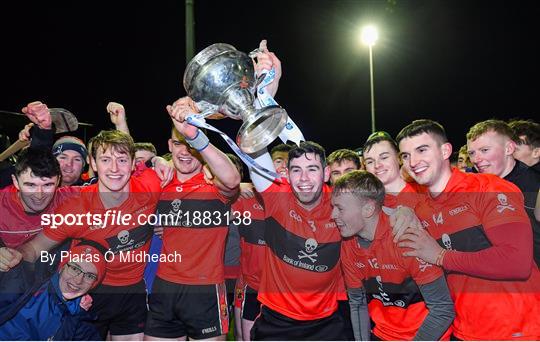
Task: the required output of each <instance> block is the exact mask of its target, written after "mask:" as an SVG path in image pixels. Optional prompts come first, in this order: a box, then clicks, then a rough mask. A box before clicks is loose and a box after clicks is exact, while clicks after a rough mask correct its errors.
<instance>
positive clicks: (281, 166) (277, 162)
mask: <svg viewBox="0 0 540 342" xmlns="http://www.w3.org/2000/svg"><path fill="white" fill-rule="evenodd" d="M272 162H273V163H274V168H275V169H276V172H277V173H279V174H280V175H281V176H282V177H287V176H288V170H287V163H288V162H289V153H288V152H284V151H276V152H274V153H272Z"/></svg>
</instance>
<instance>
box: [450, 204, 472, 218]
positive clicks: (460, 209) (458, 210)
mask: <svg viewBox="0 0 540 342" xmlns="http://www.w3.org/2000/svg"><path fill="white" fill-rule="evenodd" d="M467 210H469V206H468V205H462V206H459V207H457V208H454V209H450V210H448V214H449V215H450V216H455V215H457V214H461V213H462V212H464V211H467Z"/></svg>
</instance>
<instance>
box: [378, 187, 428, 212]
mask: <svg viewBox="0 0 540 342" xmlns="http://www.w3.org/2000/svg"><path fill="white" fill-rule="evenodd" d="M419 188H420V186H419V185H417V184H416V183H407V182H405V187H404V188H403V189H401V191H400V192H399V193H398V194H393V193H392V194H391V193H386V195H385V196H384V206H385V207H388V208H396V207H397V206H398V205H403V206H405V207H409V208H412V209H414V208H415V207H416V205H417V204H418V202H420V201H421V196H424V195H423V194H422V193H421V192H419V191H418V189H419Z"/></svg>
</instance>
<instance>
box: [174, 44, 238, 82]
mask: <svg viewBox="0 0 540 342" xmlns="http://www.w3.org/2000/svg"><path fill="white" fill-rule="evenodd" d="M230 51H236V48H235V47H234V46H232V45H230V44H225V43H216V44H212V45H210V46H208V47H206V48H205V49H203V50H202V51H201V52H199V53H198V54H196V55H195V57H193V58H192V59H191V61H189V63H188V65H187V66H186V71H185V72H184V80H183V83H184V89H186V91H188V92H189V90H188V89H189V86H190V85H191V84H192V81H193V77H194V76H195V75H196V74H197V73H198V72H199V69H200V68H201V67H202V66H203V65H205V64H206V63H208V61H210V60H211V59H212V58H215V57H216V56H219V55H221V54H223V53H227V52H230Z"/></svg>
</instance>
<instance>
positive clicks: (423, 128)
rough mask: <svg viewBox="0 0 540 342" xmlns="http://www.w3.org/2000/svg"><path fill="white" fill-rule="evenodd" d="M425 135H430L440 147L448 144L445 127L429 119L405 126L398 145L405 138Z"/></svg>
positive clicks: (397, 139) (400, 133)
mask: <svg viewBox="0 0 540 342" xmlns="http://www.w3.org/2000/svg"><path fill="white" fill-rule="evenodd" d="M423 133H426V134H429V135H431V136H432V137H433V139H435V140H436V141H437V142H438V143H439V145H442V144H446V143H447V142H448V137H447V136H446V131H445V130H444V127H443V126H442V125H441V124H440V123H438V122H437V121H433V120H429V119H420V120H414V121H413V122H412V123H410V124H408V125H407V126H405V127H404V128H403V129H402V130H401V131H400V132H399V133H398V135H397V137H396V143H397V144H398V145H399V143H400V142H401V140H403V139H405V138H411V137H415V136H417V135H421V134H423Z"/></svg>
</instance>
